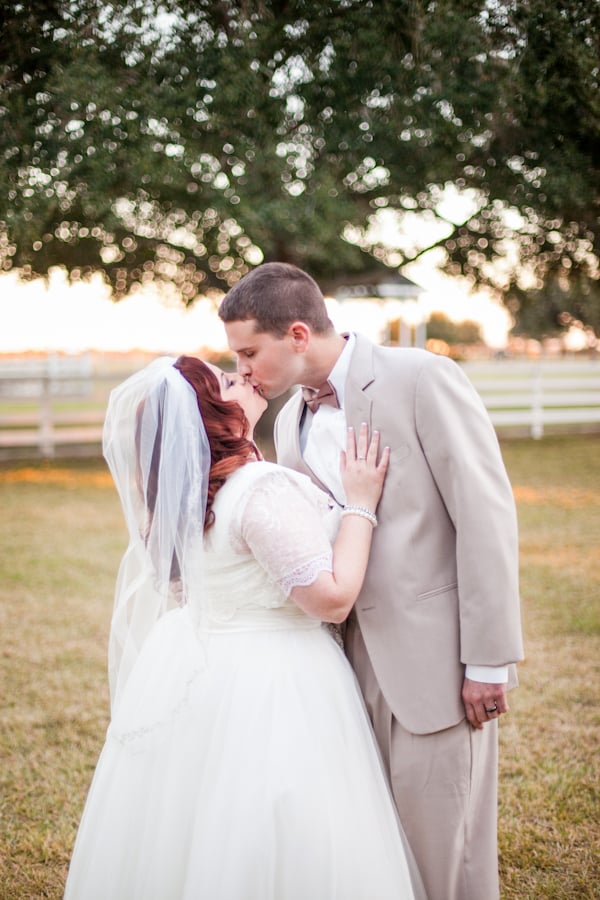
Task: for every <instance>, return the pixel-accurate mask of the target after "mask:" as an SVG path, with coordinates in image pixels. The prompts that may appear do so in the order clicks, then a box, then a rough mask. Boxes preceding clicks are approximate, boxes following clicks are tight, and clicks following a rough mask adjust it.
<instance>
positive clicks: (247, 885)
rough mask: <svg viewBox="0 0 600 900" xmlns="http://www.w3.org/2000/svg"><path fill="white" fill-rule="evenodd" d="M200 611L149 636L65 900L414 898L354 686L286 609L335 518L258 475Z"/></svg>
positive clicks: (322, 635)
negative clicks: (198, 615)
mask: <svg viewBox="0 0 600 900" xmlns="http://www.w3.org/2000/svg"><path fill="white" fill-rule="evenodd" d="M213 509H214V512H215V524H214V526H213V527H212V528H211V529H210V531H209V532H208V533H207V537H206V540H205V546H206V553H205V558H206V559H205V572H204V577H205V581H206V584H205V588H206V591H207V592H208V594H207V596H209V597H210V604H209V611H208V614H206V615H205V616H204V619H203V621H202V624H201V626H200V627H198V626H197V625H196V624H194V622H193V621H192V617H191V615H190V612H189V610H188V608H187V607H181V608H176V609H174V610H172V611H171V612H168V613H167V614H166V615H164V616H163V617H162V618H161V619H160V620H159V621H158V623H157V624H156V625H155V627H154V629H153V631H152V633H151V635H150V637H149V638H148V639H147V641H146V643H145V645H144V646H143V648H142V652H141V655H140V657H139V658H138V660H137V663H136V666H135V668H134V670H133V672H132V673H131V675H130V677H129V679H128V681H127V683H126V686H125V688H124V690H123V693H122V696H121V698H120V700H119V703H118V705H117V708H116V710H115V712H114V715H113V719H112V721H111V724H110V727H109V730H108V734H107V739H106V744H105V746H104V749H103V751H102V754H101V757H100V760H99V762H98V766H97V768H96V772H95V775H94V779H93V783H92V786H91V789H90V792H89V796H88V799H87V803H86V807H85V811H84V814H83V818H82V821H81V825H80V828H79V833H78V836H77V841H76V844H75V848H74V852H73V858H72V860H71V866H70V871H69V876H68V881H67V888H66V894H65V897H66V898H67V900H412V898H413V897H414V896H416V894H415V893H413V887H412V884H411V876H410V869H411V866H410V865H409V862H408V858H407V851H406V848H405V842H404V838H403V835H402V831H401V828H400V826H399V824H398V821H397V818H396V814H395V810H394V807H393V804H392V801H391V799H390V793H389V789H388V787H387V784H386V781H385V777H384V775H383V772H382V768H381V764H380V761H379V757H378V753H377V750H376V747H375V743H374V739H373V737H372V733H371V730H370V726H369V723H368V719H367V716H366V713H365V710H364V706H363V703H362V699H361V697H360V694H359V691H358V688H357V685H356V682H355V678H354V674H353V672H352V670H351V668H350V666H349V664H348V662H347V660H346V658H345V656H344V654H343V652H342V650H341V649H340V647H339V646H338V644H337V643H336V641H335V640H334V638H333V637H332V635H331V633H330V631H329V630H328V629H327V628H326V627H325V626H323V625H322V624H321V623H320V622H319V621H317V620H316V619H313V618H311V617H309V616H308V615H306V614H305V613H303V612H302V611H301V610H300V609H299V608H298V607H297V606H296V605H295V604H293V603H292V602H291V601H290V600H289V599H288V595H289V592H290V590H291V589H292V587H293V586H294V585H297V584H308V583H311V582H312V581H313V580H314V578H315V577H316V576H317V575H318V573H319V571H321V570H322V569H324V568H331V552H330V538H331V537H332V536H333V533H334V532H335V530H336V528H337V525H338V515H339V514H338V512H337V511H336V510H334V509H332V508H330V504H329V502H328V500H327V498H326V496H325V495H324V494H323V493H322V492H320V491H319V490H318V489H317V488H316V487H314V486H313V485H312V484H311V482H310V481H309V480H308V479H307V478H305V477H304V476H300V475H297V474H295V473H291V472H289V471H288V470H283V469H281V468H279V467H276V466H274V465H273V464H271V463H266V462H257V463H251V464H248V465H246V466H244V467H243V468H242V469H239V470H238V471H237V472H235V473H234V474H233V475H232V476H230V478H229V479H228V481H227V482H226V484H225V485H224V487H223V488H222V489H221V490H220V491H219V492H218V494H217V497H216V500H215V503H214V507H213Z"/></svg>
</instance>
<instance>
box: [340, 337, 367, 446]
mask: <svg viewBox="0 0 600 900" xmlns="http://www.w3.org/2000/svg"><path fill="white" fill-rule="evenodd" d="M374 380H375V372H374V366H373V344H372V343H371V342H370V341H368V340H367V339H366V338H365V337H363V336H362V335H360V334H357V335H356V344H355V347H354V352H353V354H352V359H351V361H350V369H349V371H348V377H347V379H346V387H345V395H344V406H345V410H346V421H347V423H348V425H354V427H355V428H356V427H358V425H360V423H361V422H366V423H367V425H368V426H369V431H370V430H371V429H372V427H373V423H372V420H371V417H372V409H373V401H372V400H371V398H370V397H369V396H368V394H367V393H366V389H367V388H368V387H369V385H370V384H371V383H372V382H373V381H374Z"/></svg>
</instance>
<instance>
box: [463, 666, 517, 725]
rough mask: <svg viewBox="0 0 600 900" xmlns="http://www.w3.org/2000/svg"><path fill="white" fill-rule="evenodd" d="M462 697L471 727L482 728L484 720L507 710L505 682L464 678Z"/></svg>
mask: <svg viewBox="0 0 600 900" xmlns="http://www.w3.org/2000/svg"><path fill="white" fill-rule="evenodd" d="M462 699H463V703H464V706H465V714H466V716H467V719H468V720H469V722H470V723H471V725H472V726H473V728H483V726H484V725H485V723H486V722H491V721H492V719H497V718H498V716H499V715H500V714H501V713H505V712H508V701H507V699H506V684H488V683H487V682H483V681H471V679H470V678H465V680H464V682H463V689H462Z"/></svg>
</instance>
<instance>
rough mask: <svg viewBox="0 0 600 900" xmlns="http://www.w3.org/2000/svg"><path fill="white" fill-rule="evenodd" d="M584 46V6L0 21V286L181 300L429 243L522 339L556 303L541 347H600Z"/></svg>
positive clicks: (84, 0)
mask: <svg viewBox="0 0 600 900" xmlns="http://www.w3.org/2000/svg"><path fill="white" fill-rule="evenodd" d="M599 25H600V7H599V6H598V5H597V4H593V3H589V0H555V2H552V3H548V2H547V0H509V2H503V0H431V2H424V0H421V2H419V0H289V2H285V0H281V2H274V0H272V2H267V0H264V2H263V0H239V2H234V0H195V2H192V0H163V2H151V0H130V2H126V3H121V4H108V3H100V2H97V0H48V2H43V0H38V2H32V3H28V4H24V3H20V2H14V0H8V2H5V3H4V4H3V6H2V11H1V12H0V91H1V93H0V125H1V128H0V191H1V196H2V197H3V198H5V202H4V203H3V205H2V207H0V231H1V232H2V235H1V237H0V256H1V258H0V264H1V265H2V266H3V267H4V269H5V270H7V269H9V268H10V267H12V266H14V267H18V268H19V269H21V270H22V271H23V272H24V273H25V274H26V275H27V274H29V273H32V274H44V273H46V272H47V271H48V269H49V268H50V267H51V266H53V265H57V264H63V265H65V266H66V267H67V269H68V270H69V271H70V272H71V273H72V275H73V276H74V277H80V276H81V274H82V273H85V272H86V271H89V270H93V269H101V270H102V271H104V272H105V273H106V275H107V277H108V278H109V279H110V281H111V283H112V284H113V287H114V288H115V291H116V293H117V295H118V294H122V293H124V292H125V291H127V290H129V289H130V288H131V286H132V285H133V284H136V283H143V282H144V281H146V280H150V279H154V278H159V279H166V280H170V281H174V282H175V283H176V284H177V285H178V287H179V289H180V291H181V294H182V297H183V298H184V300H190V299H192V298H193V297H194V296H195V295H196V293H197V292H198V290H201V289H204V288H205V287H206V286H207V285H215V284H216V285H220V286H222V287H224V288H226V287H227V285H228V284H230V283H232V282H233V281H235V280H236V279H237V278H239V277H240V276H241V275H242V274H243V273H244V272H245V271H246V270H247V269H248V268H249V267H251V266H252V265H255V264H256V263H257V262H259V261H261V260H262V259H284V260H290V261H293V262H297V263H299V264H301V265H303V266H305V267H306V268H308V269H309V270H310V271H311V272H312V273H313V274H314V275H315V276H316V277H318V278H319V279H321V280H322V281H324V282H328V281H329V280H334V279H335V278H336V277H338V276H340V275H348V274H349V273H359V272H360V271H362V270H366V269H369V268H371V267H372V266H373V259H375V260H378V261H380V262H383V263H387V264H388V265H393V266H396V267H397V266H399V265H402V264H405V263H406V262H408V261H410V260H412V259H415V258H417V257H418V256H419V255H421V254H422V253H424V252H426V251H427V250H428V249H429V247H430V246H431V244H437V245H439V246H441V247H442V248H443V250H444V258H443V259H444V265H445V266H446V268H447V270H448V271H450V272H460V273H462V274H464V275H467V276H469V277H471V278H472V279H473V280H474V281H476V282H478V283H480V284H485V283H487V284H492V285H495V286H496V287H498V288H500V289H501V290H502V292H503V295H504V298H505V300H506V302H508V303H509V304H511V305H512V308H513V310H514V311H515V312H516V313H517V317H518V316H519V314H520V315H524V314H525V313H526V312H527V311H528V310H530V309H531V307H532V306H535V305H536V303H537V302H538V300H539V298H540V297H542V296H545V295H544V293H543V291H544V287H545V285H546V284H549V285H551V286H552V298H553V300H552V303H553V306H552V310H553V312H552V316H554V321H555V325H556V327H561V326H562V325H564V323H565V322H566V321H567V319H568V316H569V315H572V316H575V317H576V318H580V319H582V320H583V321H584V322H586V323H590V324H593V325H594V326H595V327H596V328H599V329H600V313H599V312H598V308H599V305H600V304H599V303H598V256H599V247H598V184H599V183H600V182H599V169H600V164H599V154H600V149H599V148H600V114H599V113H600V99H599V97H600V95H599V93H598V58H599V55H600V54H599V52H598V51H599V49H600V48H599V45H598V36H599V34H600V28H599ZM449 186H452V187H453V188H454V189H455V190H457V191H458V192H459V195H460V197H461V198H462V199H463V200H464V201H466V202H465V203H463V206H462V209H463V213H462V217H461V218H457V215H456V213H453V212H452V211H451V212H450V213H448V212H447V210H448V208H449V205H448V202H447V196H448V188H449ZM382 213H384V214H385V215H386V216H387V217H388V219H393V221H394V222H395V223H396V226H397V228H398V230H399V236H398V239H397V241H396V245H395V246H394V247H390V246H389V242H385V241H383V240H381V239H380V238H379V237H378V232H377V230H376V229H374V228H373V227H370V225H372V223H373V220H374V219H376V218H377V217H378V216H379V217H381V215H382ZM419 218H421V219H422V218H425V219H427V220H430V221H431V223H432V228H431V230H430V231H429V232H428V233H429V234H431V235H433V237H431V238H427V239H424V238H422V237H421V236H420V235H422V233H423V231H422V229H419V230H418V232H417V230H416V229H415V228H414V225H415V222H418V219H419ZM417 235H418V236H417ZM540 292H541V293H540ZM556 305H557V306H558V311H557V310H556V309H555V306H556ZM565 314H566V316H567V318H565ZM561 315H562V319H561ZM530 319H531V316H530ZM532 321H533V319H532ZM548 324H550V325H552V322H551V321H550V320H549V319H548V317H545V318H544V322H543V323H542V327H541V328H538V331H539V330H544V328H547V327H548Z"/></svg>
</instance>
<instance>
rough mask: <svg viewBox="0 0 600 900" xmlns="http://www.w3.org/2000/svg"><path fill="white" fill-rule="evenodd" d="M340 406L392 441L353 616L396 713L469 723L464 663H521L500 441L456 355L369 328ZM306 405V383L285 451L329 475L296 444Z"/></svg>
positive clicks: (294, 463) (514, 555)
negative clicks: (381, 338) (382, 336)
mask: <svg viewBox="0 0 600 900" xmlns="http://www.w3.org/2000/svg"><path fill="white" fill-rule="evenodd" d="M344 407H345V413H346V420H347V423H348V424H349V425H355V426H358V425H359V424H360V423H361V422H363V421H364V422H367V423H368V424H369V426H370V428H371V429H373V428H377V429H379V431H380V432H381V446H382V447H383V446H386V445H388V446H390V447H391V460H390V467H389V470H388V474H387V478H386V482H385V487H384V492H383V496H382V499H381V501H380V504H379V507H378V511H377V515H378V518H379V526H378V527H377V528H376V529H375V532H374V537H373V544H372V549H371V556H370V561H369V567H368V571H367V575H366V578H365V583H364V586H363V589H362V591H361V593H360V596H359V598H358V600H357V602H356V606H355V611H356V615H357V618H358V622H359V625H360V628H361V631H362V634H363V637H364V641H365V644H366V647H367V650H368V653H369V657H370V659H371V663H372V666H373V668H374V670H375V674H376V677H377V679H378V682H379V686H380V688H381V691H382V693H383V695H384V697H385V699H386V701H387V703H388V705H389V707H390V708H391V710H392V712H393V714H394V716H395V717H396V718H397V720H398V721H399V722H400V723H401V725H403V726H404V728H406V729H407V730H408V731H411V732H413V733H415V734H428V733H431V732H434V731H439V730H441V729H443V728H448V727H450V726H452V725H456V724H457V723H458V722H459V721H460V720H461V719H462V718H464V708H463V705H462V701H461V686H462V682H463V679H464V667H465V664H467V663H469V664H473V665H485V666H500V665H506V664H511V663H514V662H516V661H518V660H520V659H522V658H523V647H522V639H521V627H520V611H519V593H518V544H517V522H516V513H515V505H514V500H513V495H512V490H511V487H510V484H509V481H508V477H507V475H506V471H505V468H504V465H503V462H502V457H501V454H500V450H499V447H498V441H497V439H496V435H495V432H494V430H493V427H492V425H491V423H490V421H489V417H488V415H487V412H486V410H485V408H484V406H483V403H482V402H481V400H480V398H479V396H478V395H477V393H476V392H475V390H474V389H473V387H472V386H471V384H470V382H469V381H468V379H467V378H466V376H465V375H464V373H463V372H462V370H461V369H460V368H459V366H457V365H456V364H455V363H454V362H452V361H451V360H448V359H446V358H444V357H440V356H435V355H434V354H431V353H428V352H426V351H423V350H416V349H398V348H389V347H380V346H377V345H375V344H373V343H371V342H370V341H368V340H367V339H365V338H364V337H361V336H360V335H357V340H356V346H355V348H354V352H353V355H352V360H351V363H350V370H349V374H348V378H347V382H346V386H345V400H344ZM303 410H304V401H303V399H302V396H301V393H300V391H298V392H297V393H295V394H294V395H293V396H292V397H291V399H290V400H289V401H288V402H287V404H286V405H285V406H284V407H283V409H282V410H281V412H280V414H279V416H278V418H277V421H276V423H275V444H276V448H277V459H278V462H279V463H281V464H282V465H285V466H289V467H291V468H293V469H296V470H298V471H302V472H306V473H307V474H309V475H311V476H312V478H313V480H314V481H316V482H317V483H318V484H320V482H319V481H318V479H317V478H316V477H315V476H314V474H313V473H312V472H311V471H310V469H308V467H307V466H306V464H305V463H304V461H303V459H302V456H301V452H300V443H299V425H300V419H301V416H302V413H303ZM321 486H323V485H321ZM512 669H513V667H512V666H511V670H512ZM511 682H512V683H513V684H514V683H515V678H514V671H511Z"/></svg>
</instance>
